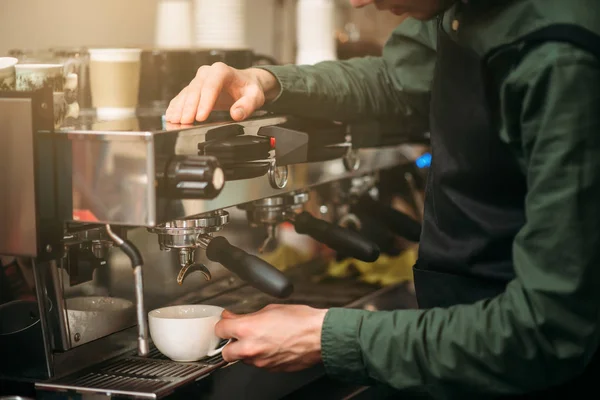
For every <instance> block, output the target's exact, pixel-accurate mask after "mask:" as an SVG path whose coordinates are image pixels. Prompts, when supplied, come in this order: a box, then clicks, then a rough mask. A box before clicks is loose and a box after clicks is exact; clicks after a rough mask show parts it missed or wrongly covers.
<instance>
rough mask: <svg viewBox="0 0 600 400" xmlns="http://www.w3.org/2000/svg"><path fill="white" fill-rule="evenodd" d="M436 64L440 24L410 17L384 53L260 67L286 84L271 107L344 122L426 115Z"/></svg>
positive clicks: (388, 43) (286, 112) (392, 38)
mask: <svg viewBox="0 0 600 400" xmlns="http://www.w3.org/2000/svg"><path fill="white" fill-rule="evenodd" d="M434 64H435V27H434V26H433V25H432V23H430V22H427V23H424V22H418V21H416V20H406V21H405V22H403V23H402V24H400V25H399V26H398V28H397V29H396V30H395V31H394V33H393V35H392V37H391V38H390V39H389V40H388V42H387V43H386V46H385V48H384V52H383V57H366V58H355V59H352V60H346V61H326V62H322V63H319V64H316V65H314V66H309V65H301V66H296V65H286V66H269V67H261V68H264V69H266V70H268V71H270V72H271V73H272V74H274V75H275V76H276V77H277V79H278V80H279V83H280V85H281V89H282V90H281V92H280V94H279V96H278V98H277V99H276V100H275V101H274V102H272V103H271V104H270V105H268V106H267V107H266V109H268V110H270V111H274V112H278V113H284V114H293V115H298V116H304V117H311V118H328V119H336V120H339V121H348V120H353V119H358V118H365V117H389V116H405V117H409V116H410V117H414V118H421V119H427V117H428V106H429V90H430V84H431V81H432V77H433V68H434Z"/></svg>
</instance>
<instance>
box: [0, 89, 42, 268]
mask: <svg viewBox="0 0 600 400" xmlns="http://www.w3.org/2000/svg"><path fill="white" fill-rule="evenodd" d="M32 112H33V111H32V101H31V100H30V99H7V98H2V99H0V132H1V133H0V171H1V173H0V188H2V189H1V190H2V195H0V254H3V255H19V256H30V257H33V256H36V255H37V254H36V253H37V235H36V232H37V228H38V227H37V221H36V205H35V171H34V163H33V162H32V160H34V159H35V157H34V155H35V154H34V142H33V115H32Z"/></svg>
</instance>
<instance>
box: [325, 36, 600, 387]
mask: <svg viewBox="0 0 600 400" xmlns="http://www.w3.org/2000/svg"><path fill="white" fill-rule="evenodd" d="M501 103H502V110H503V115H502V129H501V136H502V138H503V139H504V140H506V141H508V142H509V143H510V144H511V145H512V146H514V148H515V149H516V151H517V153H518V154H519V155H520V156H519V157H520V158H521V161H522V165H523V169H524V171H525V174H526V178H527V185H528V194H527V197H526V199H525V207H526V217H527V222H526V224H525V225H524V227H523V228H522V230H521V231H520V232H519V234H518V235H517V237H516V238H515V241H514V245H513V261H514V267H515V272H516V279H514V280H513V281H512V282H510V283H509V285H508V286H507V289H506V291H505V292H504V293H503V294H502V295H500V296H498V297H496V298H493V299H488V300H485V301H480V302H478V303H475V304H471V305H458V306H454V307H451V308H448V309H441V308H439V309H438V308H436V309H431V310H401V311H395V312H367V311H362V310H344V309H332V310H330V311H329V312H328V314H327V316H326V320H325V323H324V327H323V332H322V333H323V335H322V344H323V359H324V363H325V366H326V368H327V370H328V372H329V373H330V374H332V375H335V376H337V377H341V378H344V377H346V378H349V379H350V380H355V381H359V382H369V381H378V382H384V383H386V384H388V385H391V386H393V387H395V388H398V389H400V388H406V387H417V386H423V385H429V384H436V385H442V386H444V385H445V386H446V387H447V388H451V387H454V388H457V389H461V388H462V389H469V390H485V391H486V392H487V391H490V390H491V391H494V392H496V393H521V392H531V391H535V390H538V389H543V388H547V387H552V386H554V385H558V384H560V383H563V382H565V381H566V380H569V379H571V378H573V377H575V376H576V375H579V374H581V373H582V371H583V370H584V368H585V367H586V365H587V364H588V362H589V361H590V359H591V357H592V356H593V354H594V353H595V352H596V349H597V346H598V337H599V333H600V332H599V330H600V324H599V317H600V290H598V285H599V283H600V229H598V221H600V206H599V205H600V112H599V111H600V62H599V61H598V59H596V58H595V57H593V56H592V55H590V54H588V53H586V52H584V51H582V50H579V49H576V48H574V47H571V46H570V45H567V44H554V43H552V44H544V45H542V46H539V47H538V48H537V49H535V50H533V51H532V52H531V53H530V54H528V55H527V56H526V58H525V59H524V61H523V62H522V63H520V64H519V65H518V66H516V68H515V69H514V70H513V71H512V72H511V73H510V74H509V75H508V77H507V78H506V79H505V80H504V82H503V84H502V88H501ZM505 184H507V185H508V184H510V183H509V182H507V183H505Z"/></svg>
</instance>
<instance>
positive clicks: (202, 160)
mask: <svg viewBox="0 0 600 400" xmlns="http://www.w3.org/2000/svg"><path fill="white" fill-rule="evenodd" d="M162 111H164V110H162ZM134 118H135V121H134V122H135V123H133V124H131V123H130V122H131V121H129V122H128V123H120V122H118V121H117V122H115V121H99V120H97V118H96V117H95V115H94V114H93V113H85V112H82V113H81V115H80V117H79V118H78V119H77V120H73V121H69V123H68V124H66V125H65V126H63V127H62V128H60V129H54V126H53V110H52V93H50V92H48V91H46V90H40V91H36V92H3V93H0V130H1V131H2V135H1V138H2V139H1V140H2V145H1V146H0V171H2V174H0V187H2V188H3V189H2V190H3V194H2V196H0V255H1V256H3V257H2V258H0V260H2V261H1V262H2V263H4V264H6V265H3V266H0V267H2V268H4V267H6V266H7V265H8V264H7V263H9V262H13V263H14V265H15V266H16V267H15V268H16V269H17V270H20V271H21V272H22V273H23V274H24V275H29V276H30V277H31V279H30V281H31V282H32V284H31V285H30V289H31V291H32V292H31V293H32V296H30V297H26V298H18V297H17V298H13V299H11V300H10V301H7V302H5V303H2V304H0V382H3V384H4V385H8V384H11V385H12V384H13V383H15V384H18V385H24V386H26V387H32V388H34V390H35V392H36V394H37V395H38V396H39V397H40V398H44V397H48V398H56V396H59V397H58V398H61V397H60V396H64V397H62V398H65V397H68V396H75V397H77V396H83V397H84V398H85V396H104V397H108V398H110V397H118V398H149V399H154V398H167V397H169V396H172V395H173V394H174V393H177V391H178V390H181V389H182V388H185V387H186V386H189V385H197V384H198V382H201V381H202V382H209V381H210V380H209V379H207V378H210V377H218V374H220V373H221V374H224V373H225V372H224V371H225V370H228V371H229V370H231V366H230V365H226V364H227V363H226V362H225V361H224V360H223V359H222V358H221V356H214V357H212V358H208V359H204V360H200V361H198V362H195V363H176V362H173V361H171V360H168V359H167V358H166V357H164V356H162V355H161V354H160V353H159V352H158V351H157V350H156V349H155V348H154V347H153V346H152V340H151V338H150V337H149V334H148V327H147V319H146V316H147V312H148V311H149V310H151V309H154V308H158V307H163V306H167V305H173V304H193V303H205V304H215V305H220V306H223V307H226V308H228V309H231V310H232V311H235V312H249V311H256V310H258V309H260V308H262V307H263V306H265V305H267V304H270V303H276V302H279V303H289V304H309V305H312V306H315V307H332V306H338V307H346V306H348V307H367V306H368V307H371V309H372V308H373V307H375V306H374V304H379V303H377V299H378V297H377V296H380V295H382V294H385V293H390V292H391V291H393V290H395V289H394V288H381V287H375V286H373V285H368V284H364V283H361V282H350V281H346V282H341V281H335V280H333V281H329V282H324V283H315V282H314V281H312V280H311V279H309V278H307V274H308V275H310V274H311V273H312V272H311V271H312V270H313V269H315V268H316V267H315V265H316V264H317V263H315V262H312V263H311V264H310V265H308V266H304V267H303V268H296V269H291V270H289V271H285V272H283V269H282V268H281V266H279V265H271V264H270V263H269V262H267V261H266V258H265V257H264V256H263V255H264V252H265V250H266V249H267V248H268V247H270V246H271V242H273V241H274V240H275V232H276V227H277V226H278V225H279V224H281V223H291V224H292V225H293V226H294V228H295V231H296V233H297V234H299V235H309V236H311V237H312V238H313V239H314V240H315V241H316V242H320V243H323V244H324V245H326V246H328V247H329V248H331V249H333V250H335V251H337V252H340V253H343V254H346V255H347V256H349V257H354V258H356V259H360V260H362V261H367V262H372V261H375V260H376V259H377V258H378V256H379V253H380V249H379V246H378V245H377V244H376V243H374V242H373V241H372V240H371V239H370V238H368V237H365V236H364V235H362V234H361V233H360V230H356V229H354V230H353V229H349V228H348V227H347V226H346V225H345V224H342V223H339V222H340V221H339V220H338V219H334V220H329V221H326V220H324V219H322V218H321V217H320V216H319V214H317V213H311V212H309V211H306V210H305V209H306V208H307V207H306V206H307V205H308V204H310V202H311V198H315V199H316V198H317V197H318V196H317V195H316V193H317V192H316V191H315V190H316V189H318V188H323V187H331V185H334V184H335V183H336V182H346V183H344V185H347V184H348V183H347V182H350V184H351V183H352V182H355V183H354V185H355V186H356V190H358V187H359V186H360V190H359V192H360V194H361V195H362V194H364V193H365V192H368V190H366V189H368V188H372V187H373V185H371V184H370V183H369V182H371V181H370V179H371V178H372V177H374V176H377V174H378V173H379V172H380V171H385V170H390V169H393V168H395V167H398V166H402V165H407V164H411V163H413V162H414V159H415V157H416V156H418V154H417V153H415V151H414V148H413V147H412V145H411V143H410V141H409V142H407V141H406V140H404V139H401V140H398V141H397V142H395V143H393V142H390V141H389V140H387V139H386V141H385V142H383V141H379V142H378V141H375V142H373V140H369V141H368V143H365V142H364V141H363V142H361V141H360V140H358V133H356V132H357V131H353V130H352V129H353V128H352V126H351V125H348V124H340V123H336V122H331V121H307V120H298V119H296V118H292V117H289V116H285V115H273V114H269V113H266V112H258V113H256V114H255V115H253V116H252V117H251V118H249V119H248V120H246V121H244V122H239V123H238V122H234V121H232V120H230V119H229V118H228V116H227V115H222V114H218V113H215V114H214V115H213V116H211V118H210V119H209V121H208V122H205V123H200V124H195V125H188V126H182V125H170V124H168V123H166V122H165V120H164V119H163V118H162V112H161V110H158V111H156V112H154V113H152V112H148V111H146V112H145V113H144V114H139V113H138V115H137V116H136V117H134ZM132 127H133V128H132ZM363 131H364V128H361V130H360V132H363ZM371 133H373V134H374V135H375V132H374V131H373V132H371ZM388 139H389V138H388ZM361 182H362V183H361ZM359 183H361V184H359ZM361 185H362V186H361ZM358 197H360V196H358ZM353 199H354V197H353ZM315 201H316V200H315ZM349 202H350V203H353V202H354V200H349ZM248 222H249V223H248ZM252 227H262V228H264V229H265V230H266V238H265V237H256V235H254V234H253V233H252V232H253V231H252ZM271 247H272V246H271ZM7 260H8V261H7ZM394 296H395V295H394ZM378 307H379V308H380V309H385V308H386V306H384V305H380V306H378ZM389 307H392V308H397V307H399V306H398V305H397V304H393V305H390V306H389ZM225 367H230V368H225ZM211 379H212V378H211ZM215 379H216V378H215ZM2 387H5V386H0V388H2ZM9 387H13V386H9ZM19 387H20V386H19ZM0 393H1V392H0ZM52 396H55V397H52ZM75 397H74V398H75ZM77 398H79V397H77Z"/></svg>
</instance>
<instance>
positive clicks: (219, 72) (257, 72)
mask: <svg viewBox="0 0 600 400" xmlns="http://www.w3.org/2000/svg"><path fill="white" fill-rule="evenodd" d="M279 91H280V87H279V82H278V81H277V78H275V76H273V74H271V73H270V72H268V71H265V70H263V69H258V68H250V69H244V70H239V69H235V68H232V67H229V66H227V65H225V64H223V63H220V62H219V63H216V64H213V65H211V66H202V67H200V69H198V72H197V73H196V77H195V78H194V79H193V80H192V81H191V82H190V84H189V85H188V86H187V87H186V88H184V89H183V90H182V91H181V92H180V93H179V94H178V95H177V97H175V98H174V99H173V100H171V103H170V104H169V108H168V109H167V112H166V118H167V122H170V123H173V124H191V123H193V122H194V121H204V120H206V119H207V118H208V116H209V115H210V112H211V111H223V110H229V112H230V114H231V118H233V120H235V121H242V120H244V119H246V118H247V117H249V116H250V115H251V114H252V113H253V112H254V111H256V110H257V109H259V108H260V107H262V106H263V105H264V104H265V102H266V101H269V100H273V99H274V98H275V97H276V96H277V95H278V94H279Z"/></svg>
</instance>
